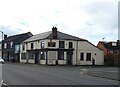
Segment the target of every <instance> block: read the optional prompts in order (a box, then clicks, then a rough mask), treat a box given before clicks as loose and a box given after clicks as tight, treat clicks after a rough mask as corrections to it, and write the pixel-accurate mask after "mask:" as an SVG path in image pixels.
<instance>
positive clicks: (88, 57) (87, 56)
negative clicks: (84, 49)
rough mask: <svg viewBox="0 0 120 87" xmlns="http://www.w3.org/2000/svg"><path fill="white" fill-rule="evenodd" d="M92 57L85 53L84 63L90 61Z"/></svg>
mask: <svg viewBox="0 0 120 87" xmlns="http://www.w3.org/2000/svg"><path fill="white" fill-rule="evenodd" d="M91 59H92V55H91V53H86V61H91Z"/></svg>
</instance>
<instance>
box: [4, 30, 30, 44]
mask: <svg viewBox="0 0 120 87" xmlns="http://www.w3.org/2000/svg"><path fill="white" fill-rule="evenodd" d="M31 36H32V33H31V32H27V33H23V34H17V35H13V36H9V37H7V38H6V39H4V40H3V42H4V43H6V42H14V44H19V43H21V42H22V41H24V40H25V39H27V38H29V37H31Z"/></svg>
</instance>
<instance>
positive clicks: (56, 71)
mask: <svg viewBox="0 0 120 87" xmlns="http://www.w3.org/2000/svg"><path fill="white" fill-rule="evenodd" d="M2 68H3V69H2V71H3V73H2V76H3V78H2V79H3V81H4V83H6V84H7V85H118V81H117V80H110V79H106V78H100V77H94V76H90V75H86V74H83V73H82V72H83V70H87V69H88V70H89V69H90V67H87V66H86V67H82V66H81V67H78V66H43V65H35V64H20V63H6V64H3V66H2ZM91 69H92V70H93V68H92V67H91Z"/></svg>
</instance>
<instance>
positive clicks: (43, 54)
mask: <svg viewBox="0 0 120 87" xmlns="http://www.w3.org/2000/svg"><path fill="white" fill-rule="evenodd" d="M40 60H45V52H40Z"/></svg>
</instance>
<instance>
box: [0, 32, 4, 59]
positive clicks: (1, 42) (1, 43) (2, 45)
mask: <svg viewBox="0 0 120 87" xmlns="http://www.w3.org/2000/svg"><path fill="white" fill-rule="evenodd" d="M0 32H1V33H2V41H1V57H2V58H3V35H4V33H3V31H0Z"/></svg>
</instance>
